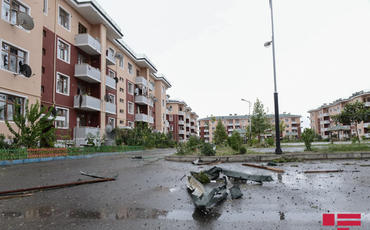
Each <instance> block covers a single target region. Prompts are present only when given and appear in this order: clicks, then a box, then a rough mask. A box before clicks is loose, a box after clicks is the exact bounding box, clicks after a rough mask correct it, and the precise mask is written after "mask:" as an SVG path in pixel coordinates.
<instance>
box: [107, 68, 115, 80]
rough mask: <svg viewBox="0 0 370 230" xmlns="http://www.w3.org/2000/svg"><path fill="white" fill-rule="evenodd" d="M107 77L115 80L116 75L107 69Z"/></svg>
mask: <svg viewBox="0 0 370 230" xmlns="http://www.w3.org/2000/svg"><path fill="white" fill-rule="evenodd" d="M108 76H109V77H111V78H115V77H116V73H115V72H114V71H113V70H111V69H108Z"/></svg>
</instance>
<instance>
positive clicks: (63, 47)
mask: <svg viewBox="0 0 370 230" xmlns="http://www.w3.org/2000/svg"><path fill="white" fill-rule="evenodd" d="M57 52H58V53H57V56H58V58H59V59H60V60H62V61H65V62H67V63H68V64H69V60H70V54H71V47H70V45H69V44H67V43H66V42H63V41H62V40H61V39H58V51H57Z"/></svg>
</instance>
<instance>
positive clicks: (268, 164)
mask: <svg viewBox="0 0 370 230" xmlns="http://www.w3.org/2000/svg"><path fill="white" fill-rule="evenodd" d="M267 166H278V165H277V164H276V163H274V162H268V163H267Z"/></svg>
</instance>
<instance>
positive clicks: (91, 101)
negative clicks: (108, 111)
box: [73, 95, 100, 111]
mask: <svg viewBox="0 0 370 230" xmlns="http://www.w3.org/2000/svg"><path fill="white" fill-rule="evenodd" d="M73 107H74V108H76V109H81V110H85V111H100V99H98V98H95V97H92V96H88V95H76V96H74V100H73Z"/></svg>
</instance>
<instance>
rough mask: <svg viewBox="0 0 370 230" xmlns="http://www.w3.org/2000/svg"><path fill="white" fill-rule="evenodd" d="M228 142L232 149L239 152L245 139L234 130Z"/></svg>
mask: <svg viewBox="0 0 370 230" xmlns="http://www.w3.org/2000/svg"><path fill="white" fill-rule="evenodd" d="M227 142H228V144H229V146H230V147H231V148H232V149H234V150H235V151H239V150H240V148H241V146H242V144H243V138H242V137H241V136H240V134H239V132H238V131H235V130H234V131H233V133H232V135H231V137H229V138H228V139H227Z"/></svg>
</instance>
